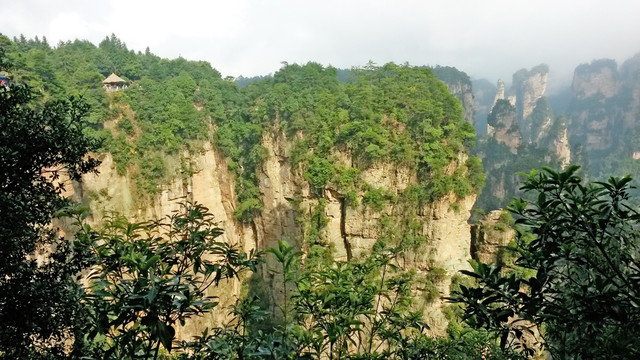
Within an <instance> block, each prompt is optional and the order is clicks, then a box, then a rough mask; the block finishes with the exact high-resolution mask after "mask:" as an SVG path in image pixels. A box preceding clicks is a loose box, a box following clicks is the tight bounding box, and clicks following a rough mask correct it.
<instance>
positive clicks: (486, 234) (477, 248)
mask: <svg viewBox="0 0 640 360" xmlns="http://www.w3.org/2000/svg"><path fill="white" fill-rule="evenodd" d="M510 221H511V216H510V215H509V213H508V212H507V211H506V210H502V209H499V210H493V211H491V212H489V213H488V214H487V215H485V217H484V218H482V219H481V220H480V221H478V223H477V224H474V225H472V227H471V256H473V258H474V259H475V260H477V261H479V262H482V263H494V264H499V265H503V264H504V251H503V250H504V247H505V246H507V245H509V243H510V242H511V241H513V240H514V239H515V236H516V232H515V231H514V230H513V229H512V228H511V226H510V225H511V224H510Z"/></svg>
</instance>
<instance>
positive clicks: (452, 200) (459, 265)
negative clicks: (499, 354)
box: [68, 126, 475, 337]
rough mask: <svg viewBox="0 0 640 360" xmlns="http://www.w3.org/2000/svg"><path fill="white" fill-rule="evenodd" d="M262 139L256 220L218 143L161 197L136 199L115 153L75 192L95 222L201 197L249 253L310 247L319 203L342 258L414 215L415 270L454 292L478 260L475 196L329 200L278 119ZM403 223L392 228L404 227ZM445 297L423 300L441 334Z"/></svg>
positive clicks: (393, 186) (188, 330)
mask: <svg viewBox="0 0 640 360" xmlns="http://www.w3.org/2000/svg"><path fill="white" fill-rule="evenodd" d="M262 146H263V147H264V148H265V150H266V151H267V157H266V159H265V160H264V162H263V164H262V167H261V171H260V174H259V189H260V197H261V201H262V203H263V205H264V208H263V210H262V211H261V213H260V215H258V216H256V217H255V218H254V219H253V220H252V221H251V222H250V223H247V224H244V223H240V222H238V221H237V220H236V219H235V218H234V215H233V214H234V211H235V209H236V204H235V198H236V196H235V191H234V188H235V181H236V180H235V179H234V177H233V175H232V174H230V173H229V171H228V170H227V163H226V161H225V160H224V158H223V157H222V156H221V155H220V153H219V152H218V151H217V150H215V149H214V148H212V146H211V145H210V144H208V143H207V144H205V145H204V147H203V149H202V151H201V152H198V153H194V154H189V155H188V157H189V159H190V161H191V163H192V164H193V168H194V172H193V174H192V175H190V176H178V177H176V178H175V179H174V180H172V181H170V182H169V183H168V184H166V185H163V186H161V187H160V189H159V193H158V194H157V195H155V196H154V197H153V198H152V199H148V200H145V201H144V202H142V201H141V200H139V199H137V198H136V191H135V186H134V183H133V181H132V180H131V179H130V178H129V176H127V175H118V173H117V172H116V170H115V169H114V167H113V161H112V158H111V155H110V154H104V155H103V156H102V159H103V162H102V164H101V165H100V168H99V172H100V173H99V174H98V175H95V174H88V175H85V176H84V177H83V179H82V181H81V182H80V183H75V184H74V186H73V191H71V192H70V193H69V194H68V195H70V196H74V197H76V198H77V199H78V200H81V201H82V200H83V201H85V202H89V204H90V206H91V209H92V212H93V217H92V218H91V219H90V221H93V222H97V221H98V220H99V219H100V218H102V217H103V216H104V215H105V214H107V213H109V212H111V211H115V212H118V213H121V214H123V215H125V216H127V217H129V218H130V219H132V220H140V221H141V220H146V219H150V218H163V217H166V216H168V215H170V214H171V213H172V212H173V211H175V210H177V209H178V206H179V203H180V202H181V201H184V200H187V199H188V200H194V201H197V202H199V203H201V204H203V205H205V206H207V207H208V208H209V209H210V211H211V212H212V213H213V214H214V216H215V218H216V219H217V221H218V222H219V226H220V227H222V228H223V229H224V234H223V235H222V240H224V241H228V242H231V243H236V244H239V245H240V246H241V247H242V248H243V249H244V250H245V251H249V250H251V249H258V250H264V249H266V248H268V247H270V246H274V245H275V244H277V241H278V239H288V240H289V241H292V242H294V243H297V244H298V245H299V246H301V247H302V249H303V250H304V251H308V249H306V248H305V241H304V239H305V236H307V235H308V231H309V229H308V226H309V224H308V221H309V219H310V218H311V215H312V213H313V211H314V210H316V209H317V207H318V204H319V202H320V201H323V203H324V206H323V209H322V212H323V214H322V215H323V216H324V217H325V218H326V225H325V226H324V227H323V228H322V229H321V232H320V237H321V238H322V241H323V242H324V244H325V246H327V247H329V248H332V249H333V254H334V258H335V259H336V260H339V261H340V260H342V261H344V260H348V259H358V258H360V257H362V256H364V255H365V254H366V253H368V252H369V251H371V249H372V247H373V245H374V244H375V243H376V241H377V240H378V239H379V238H380V237H381V236H382V234H383V232H384V231H390V230H389V229H387V230H385V229H384V228H383V226H382V225H381V221H380V220H381V219H382V218H387V219H388V218H391V219H402V217H407V216H411V217H413V218H414V220H415V221H416V222H418V223H420V224H422V226H421V228H420V229H418V234H419V235H421V236H424V237H425V238H427V239H428V242H427V243H426V244H424V245H423V246H422V247H421V248H420V249H419V250H417V251H416V252H415V253H413V255H412V256H410V257H407V258H406V259H405V266H406V267H407V269H414V270H415V271H417V272H418V273H419V274H420V273H422V274H427V273H428V272H429V271H430V270H431V269H433V268H435V267H437V268H439V269H443V270H444V271H445V272H446V276H445V277H444V279H442V280H441V281H440V282H439V283H438V289H439V290H440V292H441V295H442V296H443V297H446V296H448V295H449V285H450V282H451V277H452V276H453V275H455V274H456V273H457V272H458V271H459V270H460V269H466V268H468V263H467V260H468V259H469V258H470V254H469V248H470V227H469V225H468V223H467V220H468V219H469V217H470V211H471V208H472V206H473V204H474V202H475V196H474V195H471V196H468V197H465V198H463V199H457V198H456V196H455V195H454V194H450V195H448V196H445V197H444V198H441V199H440V200H438V201H436V202H433V203H430V204H426V205H423V206H420V207H418V208H416V209H409V210H408V209H407V208H406V207H405V206H404V204H402V203H393V202H391V203H388V204H387V205H385V206H383V207H382V208H380V209H373V208H372V207H371V206H368V205H366V204H364V203H363V202H362V201H360V202H359V203H358V205H356V206H347V205H346V204H345V201H344V198H345V194H344V193H341V192H340V191H339V190H338V189H335V188H332V187H328V188H327V189H326V190H325V191H324V193H323V195H322V196H321V197H319V198H318V197H317V196H313V195H312V192H311V190H310V186H309V183H308V181H306V180H305V179H304V176H303V174H302V172H301V171H300V170H299V169H297V168H295V167H293V168H292V166H291V158H290V152H291V146H292V144H291V141H289V140H287V139H286V137H285V135H284V133H283V132H282V131H281V130H280V129H279V128H278V127H277V126H276V127H274V128H272V129H270V130H269V131H266V132H265V133H264V135H263V138H262ZM340 156H341V158H342V159H343V161H345V162H349V161H352V159H351V158H350V155H349V154H348V153H342V154H340ZM461 160H464V159H461ZM361 177H362V179H363V181H366V182H367V183H368V184H370V185H371V186H373V187H376V188H382V189H385V190H387V191H389V192H393V193H396V194H397V193H400V192H402V191H403V190H405V189H407V188H408V187H409V186H411V185H414V184H416V182H417V180H418V179H417V174H416V172H415V170H413V169H409V168H404V167H402V166H396V165H392V164H388V163H380V164H376V165H374V166H371V167H369V168H368V169H367V170H366V171H364V172H363V173H362V174H361ZM364 195H365V194H364V192H359V193H358V198H360V199H362V198H363V197H364ZM409 212H410V213H409ZM394 221H399V220H394ZM394 221H392V222H391V225H390V226H391V227H393V226H395V225H393V223H394ZM266 267H269V264H266V265H265V269H266ZM264 275H265V276H266V277H265V279H264V280H265V282H266V284H267V285H268V287H270V288H271V289H272V291H274V292H275V293H276V295H275V297H276V298H277V297H278V295H277V293H278V292H279V291H280V290H281V289H278V287H279V285H278V283H277V282H275V281H274V279H273V278H271V277H270V275H269V272H267V271H265V272H264ZM242 293H243V285H242V283H241V282H239V281H228V282H227V283H225V284H222V286H221V287H219V288H216V289H211V290H210V295H215V296H219V297H220V298H219V300H220V305H219V309H224V308H225V306H229V305H231V304H233V303H234V301H235V300H236V299H237V298H238V297H239V296H241V295H242ZM443 305H444V301H443V300H437V301H436V302H435V303H424V304H422V305H421V306H422V309H423V310H424V311H425V313H426V314H427V316H428V317H429V318H430V319H431V322H432V324H433V327H432V331H433V333H434V334H443V332H444V331H445V329H446V324H447V322H446V320H445V318H444V315H443V314H442V312H441V307H442V306H443ZM225 320H226V315H225V314H223V313H221V312H214V313H211V314H209V315H207V316H206V317H203V318H199V319H196V320H194V321H192V322H190V323H188V324H187V325H186V326H185V327H184V328H182V329H181V330H180V334H181V336H183V337H188V336H192V335H197V334H198V333H199V331H200V330H201V329H203V328H204V327H206V326H209V327H211V326H215V325H220V324H222V323H223V322H224V321H225Z"/></svg>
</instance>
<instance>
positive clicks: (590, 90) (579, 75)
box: [571, 59, 618, 100]
mask: <svg viewBox="0 0 640 360" xmlns="http://www.w3.org/2000/svg"><path fill="white" fill-rule="evenodd" d="M617 81H618V68H617V65H616V62H615V60H610V59H602V60H594V61H593V62H592V63H591V64H582V65H580V66H578V67H577V68H576V70H575V72H574V76H573V83H572V85H571V88H572V91H573V95H574V96H575V98H576V99H580V100H583V99H586V98H589V97H591V96H594V95H600V96H602V97H603V98H605V99H606V98H611V97H613V96H614V95H615V94H616V90H617V87H618V84H617Z"/></svg>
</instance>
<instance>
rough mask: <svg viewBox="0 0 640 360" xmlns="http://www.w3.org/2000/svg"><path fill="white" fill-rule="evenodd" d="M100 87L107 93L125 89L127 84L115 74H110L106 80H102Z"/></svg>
mask: <svg viewBox="0 0 640 360" xmlns="http://www.w3.org/2000/svg"><path fill="white" fill-rule="evenodd" d="M102 87H103V88H104V89H105V90H107V91H117V90H122V89H124V88H126V87H127V82H126V81H124V80H123V79H122V78H121V77H119V76H118V75H116V74H115V73H111V75H109V76H108V77H107V78H106V79H104V80H102Z"/></svg>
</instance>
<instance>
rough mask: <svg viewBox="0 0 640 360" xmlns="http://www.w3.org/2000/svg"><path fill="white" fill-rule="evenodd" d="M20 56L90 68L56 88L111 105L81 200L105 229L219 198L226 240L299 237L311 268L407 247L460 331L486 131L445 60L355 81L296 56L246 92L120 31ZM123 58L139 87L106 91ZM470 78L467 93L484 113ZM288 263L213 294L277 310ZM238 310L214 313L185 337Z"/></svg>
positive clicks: (385, 69) (440, 322)
mask: <svg viewBox="0 0 640 360" xmlns="http://www.w3.org/2000/svg"><path fill="white" fill-rule="evenodd" d="M7 50H8V53H10V54H11V55H12V56H14V58H16V59H17V58H21V57H27V58H28V57H29V56H31V55H34V54H35V53H36V52H37V53H38V56H44V57H45V59H47V61H48V62H50V63H51V64H55V65H58V64H65V63H68V62H71V61H76V62H79V61H84V62H85V64H84V67H83V71H82V72H80V73H78V72H74V70H72V69H71V68H68V67H64V66H60V67H59V69H58V70H57V71H53V78H52V80H51V81H54V82H56V84H57V86H58V88H59V89H60V91H59V93H58V94H53V93H50V92H47V91H46V90H45V91H44V93H43V94H46V95H47V96H61V97H63V96H66V95H67V94H68V93H73V92H74V91H78V89H81V87H82V86H86V87H88V88H89V89H90V91H88V92H87V93H88V94H89V95H90V97H89V100H90V102H92V103H93V105H94V109H95V112H94V114H93V116H92V118H91V119H90V120H91V121H90V123H89V124H88V127H87V129H86V130H87V132H88V133H90V134H92V135H93V136H96V137H100V138H102V139H103V140H104V143H103V144H104V148H103V151H104V153H103V154H101V157H102V159H103V163H102V165H101V167H100V169H99V171H100V174H99V175H89V176H85V177H84V178H83V179H82V181H81V182H79V183H76V184H74V185H73V192H72V193H70V194H69V195H70V196H74V197H75V198H76V199H77V200H78V201H82V202H85V203H86V204H88V205H89V206H90V207H91V209H92V212H93V216H92V218H90V221H91V222H93V223H94V224H99V223H100V222H101V221H102V219H103V218H104V216H106V215H108V214H109V213H110V212H118V213H120V214H122V215H125V216H126V217H128V218H129V219H130V220H132V221H142V220H147V219H150V218H162V217H165V216H167V215H170V214H171V213H172V211H174V210H176V209H177V207H178V205H179V203H180V202H181V201H184V200H193V201H197V202H200V203H202V204H203V205H205V206H207V207H209V208H210V210H211V212H212V213H213V214H214V215H215V217H216V218H217V219H218V221H219V222H220V226H221V227H222V228H224V230H225V233H224V235H223V240H227V241H229V242H232V243H236V244H239V245H240V246H241V248H242V249H244V250H245V251H248V250H250V249H258V250H264V249H266V248H268V247H270V246H274V245H276V244H277V241H278V240H279V239H286V240H288V241H289V242H290V243H293V244H295V245H296V246H297V247H298V248H299V249H301V250H302V251H303V253H304V264H303V266H325V267H327V268H329V267H331V266H333V264H334V263H335V261H359V260H360V259H361V258H362V257H364V256H365V255H366V254H367V253H369V252H370V251H371V250H372V248H373V247H374V246H389V247H393V248H396V249H398V251H400V253H401V254H402V257H401V264H399V265H401V266H402V267H403V268H405V269H406V270H411V271H412V272H413V273H414V274H415V283H414V286H413V291H414V293H415V298H416V299H415V300H416V301H415V304H414V305H415V307H416V308H417V309H421V310H423V311H424V314H425V316H426V317H428V318H429V319H430V321H429V323H430V324H431V325H432V328H431V329H432V332H433V333H434V334H440V335H442V334H443V333H444V331H445V329H446V325H447V321H446V320H445V317H444V315H443V313H442V311H441V310H442V306H443V304H444V303H443V300H442V297H443V296H447V295H448V294H449V285H450V283H451V278H452V277H453V276H454V275H455V274H456V273H457V272H458V270H460V269H462V268H466V267H467V266H468V265H467V263H466V261H467V259H468V258H469V243H470V239H469V237H470V231H469V225H468V224H467V219H468V218H469V216H470V209H471V207H472V206H473V203H474V201H475V193H476V192H477V190H478V189H479V188H480V187H481V186H482V183H483V181H484V175H483V172H482V165H481V163H480V162H479V160H478V159H477V158H474V157H469V156H468V154H467V153H468V147H469V145H470V144H471V143H472V142H473V140H474V131H473V127H472V125H471V124H470V123H469V122H468V121H465V118H464V109H463V107H462V106H461V102H460V101H459V100H458V99H457V98H456V97H454V96H453V95H451V93H450V92H449V91H448V89H447V86H446V85H445V84H444V83H443V82H441V81H440V80H438V79H437V78H436V76H435V75H434V74H433V71H432V70H431V69H428V68H420V67H411V66H397V65H395V64H386V65H384V66H381V67H375V66H367V67H365V68H363V69H354V70H352V71H351V72H352V73H351V75H350V77H349V80H348V81H347V82H346V83H341V82H340V81H339V80H338V73H337V70H336V69H334V68H331V67H329V68H324V67H322V66H320V65H318V64H313V63H310V64H307V65H302V66H301V65H295V64H294V65H286V66H284V67H283V68H282V69H280V70H279V71H278V72H276V73H275V74H274V76H273V77H269V78H264V79H261V80H259V81H256V82H252V83H250V84H248V85H247V86H246V87H244V88H243V89H239V88H238V87H237V85H236V84H235V83H233V82H232V81H229V80H226V79H222V78H221V76H220V74H219V73H218V72H217V71H215V70H214V69H212V68H211V66H210V65H209V64H207V63H202V62H190V61H186V60H184V59H176V60H165V59H160V58H158V57H156V56H154V55H153V54H151V53H150V52H149V51H147V52H146V53H144V54H142V53H138V54H135V53H133V52H130V51H129V50H128V49H127V48H126V46H125V45H124V44H122V43H121V42H120V41H119V40H117V38H115V37H111V38H107V39H105V40H104V41H103V42H102V43H101V44H100V46H99V47H95V46H93V45H92V44H90V43H86V42H77V41H76V42H73V43H71V42H69V43H64V44H61V45H60V47H59V48H56V49H53V48H50V47H48V45H47V46H44V45H42V44H40V45H38V44H33V47H31V48H29V47H28V46H27V47H26V48H24V49H21V48H19V47H18V46H15V44H9V47H8V49H7ZM114 64H117V67H118V68H121V69H127V70H126V71H125V72H123V73H122V74H120V75H121V76H122V77H123V78H125V80H127V81H128V87H127V88H126V89H124V90H122V91H114V92H110V93H105V92H104V90H103V89H101V88H100V85H101V83H100V81H101V77H102V76H106V72H110V71H111V69H110V68H109V67H110V66H115V65H114ZM53 68H56V67H55V66H52V69H53ZM28 74H30V73H29V72H26V73H25V77H26V75H28ZM462 74H463V73H462ZM15 77H16V78H18V74H15ZM89 79H94V80H97V81H89ZM466 80H468V78H466ZM467 82H468V81H464V82H463V83H460V84H459V85H460V86H459V90H460V91H459V92H460V93H461V94H463V96H462V100H463V103H464V102H465V101H466V103H468V104H469V106H470V107H469V109H471V108H472V104H471V103H470V101H471V97H470V94H471V91H470V87H468V86H467V85H469V84H467ZM81 84H84V85H81ZM465 94H466V95H465ZM465 99H466V100H465ZM467 117H468V119H467V120H469V119H470V117H469V116H467ZM272 265H273V264H271V263H269V262H267V263H265V264H263V265H262V269H261V271H260V276H259V277H257V278H256V277H254V278H253V279H252V280H251V281H249V282H238V281H230V282H228V283H226V284H223V285H222V287H220V288H217V289H210V291H211V295H216V296H219V297H220V303H221V304H220V305H219V306H220V308H225V306H227V305H231V304H232V303H234V302H235V301H236V299H237V298H239V297H242V296H244V295H245V294H246V293H247V292H256V291H263V293H264V294H265V296H266V297H265V298H263V300H264V302H265V304H264V305H266V306H269V303H271V306H273V307H276V305H277V303H278V302H279V301H281V300H282V297H283V293H282V288H281V287H282V286H281V284H280V283H278V282H276V281H275V280H274V276H273V272H272V270H271V269H272V268H273V267H272ZM225 318H226V317H225V316H224V314H223V315H217V317H216V316H214V315H208V317H205V318H202V319H198V320H197V321H195V322H193V323H190V324H187V325H186V327H185V328H184V329H182V331H181V333H182V335H183V336H188V335H193V334H197V333H198V331H199V330H200V329H202V328H203V327H205V326H214V325H219V324H221V323H222V322H223V321H224V320H225Z"/></svg>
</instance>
